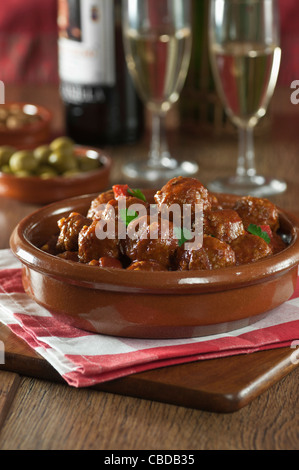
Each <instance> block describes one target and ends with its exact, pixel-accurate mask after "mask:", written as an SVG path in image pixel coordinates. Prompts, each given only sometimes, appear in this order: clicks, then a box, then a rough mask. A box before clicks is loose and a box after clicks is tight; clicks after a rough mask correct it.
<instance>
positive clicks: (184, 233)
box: [173, 227, 192, 247]
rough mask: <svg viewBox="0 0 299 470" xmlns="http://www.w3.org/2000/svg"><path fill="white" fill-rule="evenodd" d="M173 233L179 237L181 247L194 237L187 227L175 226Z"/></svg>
mask: <svg viewBox="0 0 299 470" xmlns="http://www.w3.org/2000/svg"><path fill="white" fill-rule="evenodd" d="M173 233H174V235H175V237H176V238H177V239H178V244H179V246H180V247H181V246H182V245H184V243H185V242H187V241H189V240H191V238H192V233H191V232H190V230H188V229H187V228H180V227H174V229H173Z"/></svg>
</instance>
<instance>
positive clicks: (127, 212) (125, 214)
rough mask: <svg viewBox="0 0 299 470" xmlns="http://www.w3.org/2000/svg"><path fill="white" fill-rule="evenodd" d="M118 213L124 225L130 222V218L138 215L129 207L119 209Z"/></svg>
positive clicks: (135, 217) (132, 218) (133, 218)
mask: <svg viewBox="0 0 299 470" xmlns="http://www.w3.org/2000/svg"><path fill="white" fill-rule="evenodd" d="M119 215H120V218H121V220H122V221H123V223H124V224H125V226H126V227H127V226H128V225H129V223H130V222H132V220H135V219H137V217H138V214H137V212H135V211H132V210H131V209H121V210H120V213H119Z"/></svg>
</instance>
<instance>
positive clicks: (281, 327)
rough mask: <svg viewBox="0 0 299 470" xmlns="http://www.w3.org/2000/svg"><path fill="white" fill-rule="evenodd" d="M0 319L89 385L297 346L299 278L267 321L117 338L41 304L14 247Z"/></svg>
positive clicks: (0, 280)
mask: <svg viewBox="0 0 299 470" xmlns="http://www.w3.org/2000/svg"><path fill="white" fill-rule="evenodd" d="M0 322H2V323H4V324H5V325H7V326H8V327H9V328H10V329H11V330H12V331H13V332H14V333H15V334H16V335H17V336H19V337H20V338H22V339H23V340H25V341H26V342H27V343H28V344H29V345H30V346H31V347H32V348H33V349H34V350H35V351H36V352H37V353H38V354H40V355H41V356H42V357H43V358H45V359H46V360H47V361H48V362H49V363H50V364H51V365H52V366H53V367H54V368H55V369H56V370H57V371H58V372H59V374H60V375H61V376H62V377H63V378H64V379H65V381H66V382H67V383H68V384H69V385H71V386H74V387H87V386H91V385H95V384H97V383H101V382H105V381H109V380H113V379H117V378H120V377H123V376H126V375H130V374H134V373H137V372H141V371H145V370H149V369H155V368H159V367H164V366H169V365H174V364H182V363H187V362H191V361H198V360H203V359H212V358H219V357H225V356H232V355H236V354H248V353H253V352H256V351H261V350H265V349H273V348H280V347H291V346H292V345H297V344H299V281H298V287H297V289H296V292H295V294H294V296H293V297H292V298H291V299H290V300H289V301H288V302H286V303H285V304H283V305H282V306H280V307H278V308H276V309H274V310H272V311H271V312H270V313H269V314H268V315H267V316H266V317H265V318H264V319H263V320H260V321H258V322H256V323H255V324H253V325H250V326H248V327H245V328H242V329H239V330H235V331H232V332H230V333H225V334H218V335H213V336H205V337H200V338H189V339H188V338H187V339H175V340H172V339H167V340H159V339H158V340H144V339H131V338H116V337H111V336H105V335H99V334H94V333H88V332H86V331H81V330H79V329H76V328H73V327H70V326H68V325H65V324H64V323H62V322H61V320H60V319H58V318H57V317H55V315H53V314H52V313H50V312H49V311H48V310H46V309H44V308H43V307H40V306H39V305H37V304H36V303H35V302H34V301H33V300H31V299H30V298H29V297H28V296H27V295H26V294H25V292H24V290H23V286H22V281H21V269H20V263H19V261H18V260H16V258H15V257H14V256H13V254H12V253H11V251H10V250H1V251H0ZM4 347H5V345H4Z"/></svg>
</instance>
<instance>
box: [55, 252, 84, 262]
mask: <svg viewBox="0 0 299 470" xmlns="http://www.w3.org/2000/svg"><path fill="white" fill-rule="evenodd" d="M57 256H58V257H59V258H62V259H66V260H67V261H74V262H75V263H77V262H78V261H79V258H78V252H77V251H64V252H63V253H59V254H58V255H57Z"/></svg>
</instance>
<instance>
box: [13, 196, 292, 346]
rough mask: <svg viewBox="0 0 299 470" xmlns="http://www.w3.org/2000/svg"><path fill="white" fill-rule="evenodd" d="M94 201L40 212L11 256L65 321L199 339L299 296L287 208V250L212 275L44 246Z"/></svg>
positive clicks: (41, 299) (36, 293)
mask: <svg viewBox="0 0 299 470" xmlns="http://www.w3.org/2000/svg"><path fill="white" fill-rule="evenodd" d="M147 196H148V194H147ZM94 197H95V195H89V196H82V197H79V198H72V199H69V200H67V201H60V202H58V203H55V204H51V205H49V206H46V207H44V208H41V209H40V210H38V211H37V212H35V213H33V214H32V215H30V216H28V217H26V218H25V219H23V220H22V221H21V222H20V224H19V225H18V226H17V227H16V229H15V230H14V232H13V234H12V236H11V248H12V251H13V252H14V254H15V255H16V257H17V258H18V259H19V260H20V261H21V262H22V264H23V285H24V288H25V291H26V292H27V293H28V294H29V296H31V297H32V298H33V299H35V301H36V302H37V303H39V304H41V305H43V306H44V307H46V308H48V309H49V310H51V311H53V312H56V313H57V314H59V315H60V316H61V318H62V319H63V321H65V322H67V323H70V324H72V325H75V326H77V327H79V328H81V329H84V330H88V331H91V332H97V333H101V334H106V335H114V336H124V337H135V338H136V337H139V338H182V337H196V336H201V335H207V334H216V333H221V332H225V331H231V330H233V329H236V328H239V327H243V326H247V325H249V324H251V323H254V322H255V321H256V320H257V319H259V318H260V317H261V316H264V315H268V314H269V311H270V310H271V309H273V308H275V307H277V306H278V305H280V304H282V303H284V302H285V301H287V300H288V299H289V298H290V297H291V296H292V295H293V293H294V290H295V287H296V282H297V275H298V263H299V221H298V219H297V218H296V217H294V216H293V215H290V214H287V213H286V212H284V211H282V210H280V223H281V229H282V231H283V232H284V233H285V234H287V235H288V236H290V237H291V239H292V241H291V243H290V244H289V246H288V247H287V248H286V249H285V250H284V251H282V252H280V253H279V254H276V255H274V256H272V257H270V258H268V259H264V260H261V261H257V262H255V263H252V264H248V265H243V266H237V267H229V268H224V269H216V270H213V271H188V272H178V271H177V272H175V271H174V272H142V271H126V270H121V269H108V268H99V267H96V266H88V265H85V264H80V263H74V262H71V261H66V260H63V259H61V258H58V257H55V256H52V255H49V254H47V253H44V252H43V251H41V250H40V249H39V248H38V247H40V246H42V245H43V244H44V243H45V242H46V241H48V239H49V238H50V236H51V235H53V234H55V233H57V220H58V219H60V218H61V217H63V216H65V215H67V214H69V213H70V212H71V211H77V212H80V213H82V214H86V212H87V209H88V207H89V205H90V202H91V200H92V199H93V198H94ZM217 197H218V199H220V200H221V198H220V197H219V195H217ZM228 200H229V201H230V202H231V203H233V201H235V200H236V197H235V196H230V197H228V196H226V205H227V201H228Z"/></svg>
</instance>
